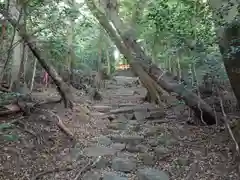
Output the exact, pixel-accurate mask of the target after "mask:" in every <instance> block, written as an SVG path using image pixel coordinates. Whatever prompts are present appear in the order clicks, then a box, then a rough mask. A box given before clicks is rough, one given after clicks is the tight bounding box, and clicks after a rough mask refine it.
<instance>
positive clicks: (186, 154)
mask: <svg viewBox="0 0 240 180" xmlns="http://www.w3.org/2000/svg"><path fill="white" fill-rule="evenodd" d="M123 81H124V80H123ZM126 81H128V82H120V80H119V81H118V82H115V83H112V82H110V81H109V82H108V83H107V88H106V89H103V90H101V94H102V96H103V100H102V101H92V100H90V99H89V98H88V97H87V96H85V95H82V93H80V92H78V91H75V92H74V97H75V103H76V106H75V107H74V109H73V110H72V111H71V110H68V109H64V107H63V105H62V104H56V105H49V106H46V107H45V110H41V109H40V110H39V111H37V112H35V113H34V114H32V115H31V116H30V117H25V118H22V117H21V116H20V115H19V116H18V117H16V116H12V117H8V118H0V121H1V122H9V121H14V120H16V119H17V120H18V122H19V123H17V125H16V126H14V127H13V128H11V129H9V130H7V131H6V132H5V133H7V134H16V135H17V136H18V137H17V139H16V140H15V141H9V140H6V139H0V153H1V155H0V180H36V179H39V180H68V179H71V180H78V179H79V180H80V179H84V180H100V179H104V180H110V179H112V180H115V179H116V180H125V179H126V180H127V179H129V180H130V179H135V180H138V179H139V180H157V179H159V180H168V179H171V180H193V179H194V180H195V179H196V180H210V179H211V180H239V174H238V173H239V172H238V171H239V170H240V169H239V165H238V164H237V163H236V158H235V153H234V150H232V149H234V148H232V147H234V143H233V142H232V140H231V138H230V136H229V135H228V132H227V131H226V130H219V128H217V127H216V126H211V127H209V126H208V127H204V126H194V125H189V124H187V123H186V122H187V119H188V118H189V117H188V109H187V107H186V106H184V105H182V104H177V105H175V106H173V107H171V108H166V107H165V108H163V107H157V106H155V105H154V104H149V103H143V101H142V98H143V97H144V95H145V93H146V91H145V89H144V88H142V87H140V86H133V85H132V86H127V85H126V84H127V83H129V79H128V80H126ZM130 84H131V83H130ZM33 96H34V97H35V98H36V99H43V100H44V99H46V98H48V97H49V98H53V97H56V98H59V97H58V95H57V93H56V92H55V90H54V89H48V90H47V91H44V92H39V93H37V92H36V93H33ZM80 105H82V106H84V107H86V108H88V109H89V113H90V116H89V117H87V116H86V115H84V114H83V113H82V112H81V111H80V108H79V107H80ZM49 111H50V112H49ZM110 112H111V113H110ZM55 114H57V115H55ZM58 118H60V119H61V120H62V121H63V123H64V124H65V125H66V127H68V128H69V130H70V131H71V132H72V133H73V134H74V140H73V139H71V138H70V137H69V136H68V135H66V134H65V133H63V131H61V129H59V127H58V126H57V122H58Z"/></svg>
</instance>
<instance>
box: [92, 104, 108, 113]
mask: <svg viewBox="0 0 240 180" xmlns="http://www.w3.org/2000/svg"><path fill="white" fill-rule="evenodd" d="M93 108H94V109H96V110H97V111H98V112H101V113H106V112H108V111H109V110H111V109H112V107H111V106H106V105H101V104H99V105H94V106H93Z"/></svg>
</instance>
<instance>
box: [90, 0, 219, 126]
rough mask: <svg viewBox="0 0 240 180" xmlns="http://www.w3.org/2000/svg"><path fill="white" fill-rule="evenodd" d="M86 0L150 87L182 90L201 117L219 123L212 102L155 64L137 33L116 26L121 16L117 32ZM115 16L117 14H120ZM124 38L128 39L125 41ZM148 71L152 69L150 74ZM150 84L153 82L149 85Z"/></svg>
mask: <svg viewBox="0 0 240 180" xmlns="http://www.w3.org/2000/svg"><path fill="white" fill-rule="evenodd" d="M86 2H87V5H88V7H89V9H90V10H91V11H92V13H93V14H94V16H95V17H96V18H97V19H98V21H99V23H100V24H101V25H102V26H103V27H104V28H105V30H106V31H107V33H108V34H109V36H110V37H111V39H112V40H113V41H114V42H115V44H116V46H117V47H118V49H119V50H120V52H121V53H122V54H123V55H124V56H125V57H126V58H127V59H128V60H129V63H130V65H131V67H132V69H133V71H134V72H135V73H137V75H139V76H140V80H141V81H142V83H143V85H144V87H146V88H147V89H148V91H152V92H155V93H158V92H159V91H158V89H156V87H159V85H160V86H161V87H162V88H163V89H164V90H166V91H168V92H175V93H177V94H178V97H179V98H181V99H183V100H184V101H185V103H186V104H187V105H188V106H189V107H191V108H192V109H193V111H194V112H195V115H196V116H197V117H199V118H200V117H202V118H203V120H204V121H205V122H206V123H207V124H215V123H216V120H215V116H214V113H213V111H212V109H211V107H210V106H209V105H208V104H206V103H205V102H204V101H203V100H202V99H201V98H199V97H198V96H197V95H196V94H194V93H192V92H191V91H188V90H187V89H185V88H184V86H183V85H181V84H178V83H177V81H175V80H174V77H173V76H172V75H171V74H170V73H164V71H163V70H161V69H160V68H158V67H157V66H156V65H153V64H152V60H151V58H150V57H148V56H147V55H146V54H145V52H144V51H143V50H142V48H141V47H140V46H139V45H138V43H137V42H136V40H135V39H134V35H131V33H132V32H131V33H130V34H129V33H126V32H125V33H123V32H121V31H122V29H121V27H120V26H122V25H120V26H117V27H116V24H118V25H119V24H120V22H121V20H120V19H117V20H116V21H117V22H116V23H114V22H113V24H114V25H115V27H116V29H117V32H116V30H115V29H114V28H113V27H112V25H111V24H110V23H109V21H108V19H107V17H106V15H105V14H104V13H103V12H101V11H100V10H99V9H98V8H97V7H96V5H95V4H94V2H93V1H92V0H86ZM114 17H115V18H116V16H114ZM112 21H113V19H112ZM122 41H123V42H124V43H122ZM138 72H140V73H138ZM144 72H145V73H144ZM146 72H148V74H147V73H146ZM141 74H142V76H141ZM146 74H147V75H146ZM150 79H151V80H150ZM148 80H149V81H148ZM149 82H151V83H149ZM153 82H154V83H153ZM149 84H150V85H151V86H149ZM161 87H160V88H161ZM152 92H150V94H152Z"/></svg>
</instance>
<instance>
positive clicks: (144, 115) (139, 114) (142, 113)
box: [134, 109, 149, 121]
mask: <svg viewBox="0 0 240 180" xmlns="http://www.w3.org/2000/svg"><path fill="white" fill-rule="evenodd" d="M134 116H135V119H136V120H138V121H141V120H145V119H146V118H148V117H149V112H148V111H147V109H143V110H142V111H137V112H134Z"/></svg>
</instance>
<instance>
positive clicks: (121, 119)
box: [117, 114, 128, 122]
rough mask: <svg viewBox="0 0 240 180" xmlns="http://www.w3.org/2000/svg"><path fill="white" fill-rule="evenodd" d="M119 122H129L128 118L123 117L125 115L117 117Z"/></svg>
mask: <svg viewBox="0 0 240 180" xmlns="http://www.w3.org/2000/svg"><path fill="white" fill-rule="evenodd" d="M117 120H118V122H127V121H128V118H127V117H126V116H125V115H123V114H120V115H119V116H118V117H117Z"/></svg>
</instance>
